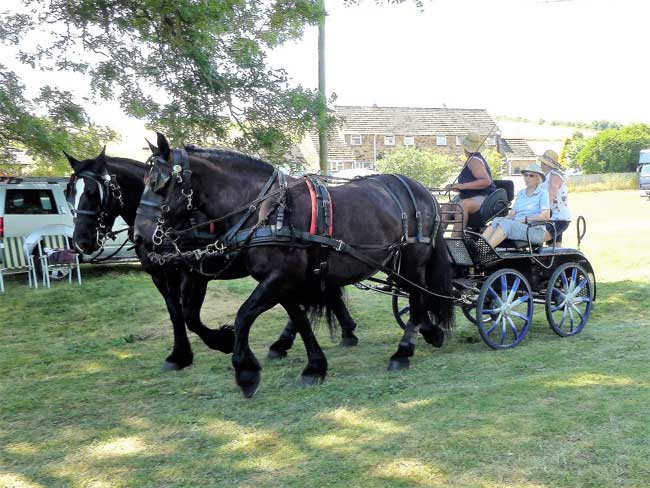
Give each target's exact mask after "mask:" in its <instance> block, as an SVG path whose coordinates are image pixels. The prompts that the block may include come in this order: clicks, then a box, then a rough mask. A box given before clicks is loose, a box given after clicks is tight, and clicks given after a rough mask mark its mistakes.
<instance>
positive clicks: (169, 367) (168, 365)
mask: <svg viewBox="0 0 650 488" xmlns="http://www.w3.org/2000/svg"><path fill="white" fill-rule="evenodd" d="M160 369H161V371H180V370H181V369H183V367H182V366H180V365H179V364H178V363H173V362H171V361H165V362H164V363H163V365H162V368H160Z"/></svg>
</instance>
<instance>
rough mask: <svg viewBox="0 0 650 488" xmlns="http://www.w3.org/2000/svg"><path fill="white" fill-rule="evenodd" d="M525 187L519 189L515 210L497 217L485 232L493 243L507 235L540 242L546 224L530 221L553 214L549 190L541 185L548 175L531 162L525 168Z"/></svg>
mask: <svg viewBox="0 0 650 488" xmlns="http://www.w3.org/2000/svg"><path fill="white" fill-rule="evenodd" d="M521 174H522V176H523V177H524V183H525V184H526V188H524V189H523V190H521V191H520V192H519V193H517V199H516V200H515V204H514V205H513V206H512V210H510V213H508V215H507V216H506V217H500V218H497V219H494V220H493V221H492V223H491V224H490V225H489V226H488V228H487V229H485V232H483V237H484V238H485V239H486V240H487V241H488V243H489V244H490V245H491V246H492V247H497V246H498V245H499V244H501V242H503V240H504V239H512V240H515V241H527V240H528V239H530V242H531V243H533V244H541V243H542V242H543V241H544V232H545V231H546V228H545V227H544V226H543V225H537V226H528V224H529V223H535V222H538V221H545V220H548V219H549V218H550V216H551V210H550V209H551V206H550V204H549V197H548V190H546V188H545V187H544V186H543V185H542V183H543V182H544V179H545V175H544V172H543V171H542V168H541V166H540V165H539V164H537V163H532V164H531V165H530V166H528V167H527V168H526V169H524V170H522V172H521Z"/></svg>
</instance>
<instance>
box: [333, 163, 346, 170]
mask: <svg viewBox="0 0 650 488" xmlns="http://www.w3.org/2000/svg"><path fill="white" fill-rule="evenodd" d="M342 169H345V161H335V162H334V171H341V170H342Z"/></svg>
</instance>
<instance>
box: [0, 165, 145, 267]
mask: <svg viewBox="0 0 650 488" xmlns="http://www.w3.org/2000/svg"><path fill="white" fill-rule="evenodd" d="M67 183H68V179H67V178H56V177H4V176H3V177H0V241H1V240H2V238H3V237H13V236H22V237H24V238H25V251H26V252H28V253H34V252H36V251H35V247H36V244H37V243H38V241H39V240H40V237H41V236H43V235H48V234H63V235H67V236H68V237H71V236H72V229H73V222H72V220H73V216H72V212H71V211H70V208H69V206H68V203H67V201H66V199H65V194H64V191H65V187H66V184H67ZM125 227H127V225H126V223H125V222H124V221H123V220H122V219H121V218H119V217H118V219H117V220H116V221H115V225H114V226H113V229H114V230H116V231H117V230H120V229H123V228H125ZM126 238H127V233H126V232H122V233H120V234H118V235H117V239H116V240H115V241H107V242H106V245H105V249H104V251H103V253H102V254H101V256H100V259H101V258H102V257H104V256H110V255H111V254H112V253H113V252H114V251H116V250H117V249H118V248H119V247H120V246H121V245H122V243H123V242H124V240H125V239H126ZM128 247H129V246H128V244H127V245H126V246H124V247H123V248H122V249H121V250H120V251H119V252H118V253H117V254H115V256H114V257H113V258H111V261H123V260H130V259H135V258H136V256H135V253H134V251H132V250H131V251H129V250H128ZM96 255H97V254H95V255H90V256H89V255H84V256H82V260H83V261H90V260H91V259H92V258H93V257H94V256H96ZM1 256H2V253H0V257H1Z"/></svg>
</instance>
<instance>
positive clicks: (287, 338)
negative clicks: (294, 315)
mask: <svg viewBox="0 0 650 488" xmlns="http://www.w3.org/2000/svg"><path fill="white" fill-rule="evenodd" d="M295 338H296V328H295V327H294V325H293V322H292V321H291V319H289V321H288V322H287V325H286V326H285V327H284V330H283V331H282V333H281V334H280V337H278V339H277V340H276V341H275V342H274V343H273V344H271V346H270V347H269V352H268V353H267V355H266V357H267V358H269V359H281V358H283V357H285V356H286V355H287V351H288V350H289V349H291V346H293V341H294V339H295Z"/></svg>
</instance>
